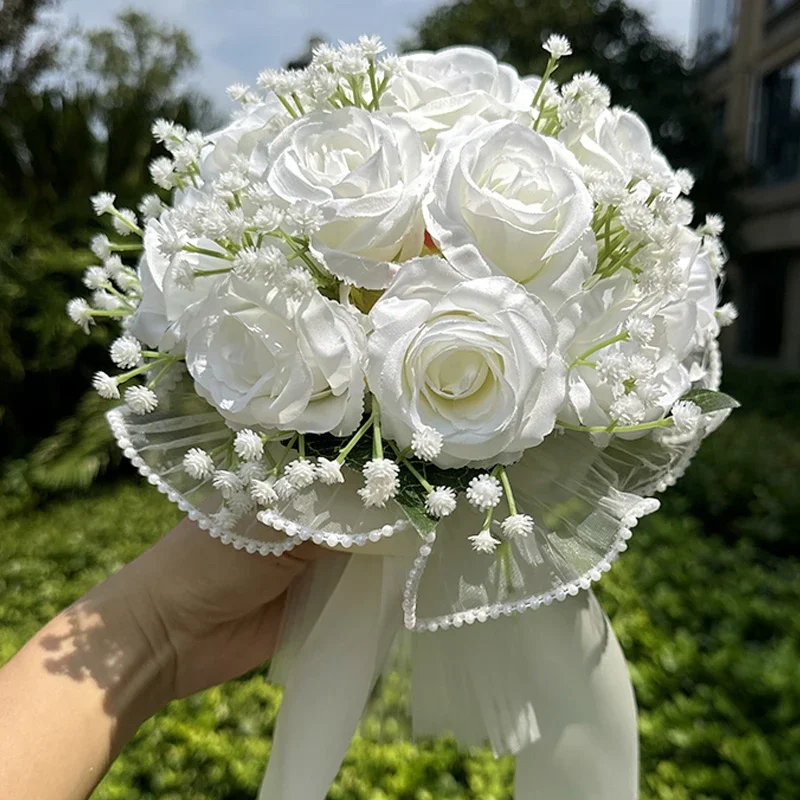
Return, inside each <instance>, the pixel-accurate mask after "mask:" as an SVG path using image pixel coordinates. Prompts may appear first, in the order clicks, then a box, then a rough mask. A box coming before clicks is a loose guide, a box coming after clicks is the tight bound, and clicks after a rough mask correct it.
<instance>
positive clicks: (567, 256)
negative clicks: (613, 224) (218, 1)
mask: <svg viewBox="0 0 800 800" xmlns="http://www.w3.org/2000/svg"><path fill="white" fill-rule="evenodd" d="M580 174H581V167H580V165H579V164H578V162H577V161H576V160H575V158H574V157H573V156H572V155H571V153H569V151H568V150H567V149H566V148H565V147H563V146H562V145H561V144H560V143H559V142H557V141H555V140H554V139H550V138H547V137H544V136H540V135H539V134H538V133H535V132H534V131H532V130H530V129H529V128H526V127H524V126H522V125H519V124H517V123H514V122H508V121H504V120H501V121H499V122H491V123H487V122H484V121H483V120H481V119H479V118H476V117H472V118H467V119H464V120H463V121H462V122H460V123H459V124H458V125H457V126H456V127H455V128H454V129H453V130H452V131H451V132H450V133H448V134H445V135H443V136H442V137H441V138H440V140H439V143H438V145H437V149H436V151H435V152H434V175H433V180H432V184H431V191H430V192H429V193H428V195H427V197H426V200H425V207H424V215H425V222H426V225H427V229H428V231H429V233H430V234H431V236H432V237H433V239H434V241H435V242H436V243H437V245H438V246H439V248H440V249H441V251H442V253H443V254H444V255H445V257H446V258H447V259H448V260H449V261H450V263H451V264H453V266H454V267H455V268H456V269H457V270H458V271H460V272H461V273H463V274H464V275H468V276H473V277H476V276H479V275H507V276H508V277H510V278H512V279H514V280H515V281H517V282H519V283H521V284H522V285H524V286H525V288H526V289H528V291H530V292H531V293H532V294H534V295H536V296H537V297H539V298H540V299H541V300H542V301H543V302H544V303H545V304H546V305H547V306H548V308H549V309H550V311H551V312H552V313H554V314H555V313H557V312H558V311H559V309H560V308H561V307H562V306H563V304H564V303H565V302H566V300H567V299H568V298H570V297H572V296H573V295H575V294H577V293H578V292H579V291H580V288H581V285H582V284H583V282H584V281H585V280H586V279H587V278H588V277H589V276H590V275H591V274H592V272H593V270H594V266H595V263H596V254H597V243H596V241H595V238H594V234H593V233H592V228H591V223H592V213H593V204H592V199H591V197H590V195H589V192H588V190H587V189H586V187H585V186H584V184H583V182H582V180H581V178H580Z"/></svg>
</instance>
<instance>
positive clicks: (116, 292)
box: [103, 282, 136, 312]
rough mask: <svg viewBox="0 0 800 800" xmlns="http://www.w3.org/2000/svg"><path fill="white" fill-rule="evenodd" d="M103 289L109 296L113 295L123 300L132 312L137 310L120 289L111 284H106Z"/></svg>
mask: <svg viewBox="0 0 800 800" xmlns="http://www.w3.org/2000/svg"><path fill="white" fill-rule="evenodd" d="M103 289H104V290H105V291H106V292H108V293H109V294H113V295H114V297H116V298H117V300H121V301H122V302H123V303H124V304H125V305H126V306H127V307H128V308H129V309H130V310H131V311H132V312H133V311H135V310H136V307H135V306H133V305H132V304H131V302H130V300H128V298H127V297H126V296H125V295H124V294H122V292H120V291H119V289H116V288H115V287H114V286H113V284H111V283H110V282H106V283H104V284H103Z"/></svg>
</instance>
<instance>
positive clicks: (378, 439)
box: [372, 397, 383, 458]
mask: <svg viewBox="0 0 800 800" xmlns="http://www.w3.org/2000/svg"><path fill="white" fill-rule="evenodd" d="M372 416H373V422H372V457H373V458H383V437H382V436H381V409H380V406H379V405H378V401H377V400H376V399H375V398H374V397H373V398H372Z"/></svg>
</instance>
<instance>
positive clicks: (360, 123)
mask: <svg viewBox="0 0 800 800" xmlns="http://www.w3.org/2000/svg"><path fill="white" fill-rule="evenodd" d="M267 160H268V162H269V164H270V166H269V168H268V170H267V175H266V179H267V181H268V183H269V185H270V187H271V188H272V190H273V191H274V192H275V194H276V195H277V197H278V198H280V199H281V200H283V201H284V202H285V203H287V204H294V203H297V202H299V201H304V202H308V203H312V204H314V205H316V206H317V207H318V208H319V209H320V210H321V211H322V213H323V216H324V220H325V221H324V224H323V225H322V227H321V229H320V230H319V231H318V232H317V233H316V234H315V235H314V236H313V237H312V239H311V252H312V254H313V255H314V256H315V257H316V258H317V259H318V260H319V261H320V262H321V263H322V264H323V265H324V266H325V267H326V268H327V269H328V270H329V271H330V272H331V273H333V274H334V275H335V276H336V277H338V278H341V279H342V280H344V281H346V282H347V283H351V284H355V285H356V286H360V287H363V288H366V289H383V288H385V287H386V286H387V285H388V283H389V281H390V280H391V278H392V276H393V275H394V273H395V272H396V270H397V266H398V263H399V262H403V261H405V260H407V259H409V258H412V257H414V256H418V255H419V254H420V252H421V250H422V240H423V233H424V230H423V223H422V215H421V210H420V203H421V199H422V194H423V192H424V190H425V187H426V181H427V172H426V165H427V156H426V155H425V153H424V151H423V146H422V142H421V141H420V139H419V136H418V135H417V134H416V133H415V132H414V131H413V130H412V129H411V128H410V127H409V125H408V124H407V123H405V122H403V120H400V119H396V118H393V117H389V116H387V115H385V114H381V113H369V112H367V111H364V110H363V109H358V108H343V109H340V110H338V111H317V112H313V113H311V114H307V115H306V116H304V117H302V118H301V119H299V120H297V122H295V123H293V124H292V125H290V126H289V127H288V128H286V130H284V131H283V132H282V133H281V134H280V135H279V136H278V137H277V138H276V139H275V141H274V142H273V143H272V144H271V145H270V146H269V151H268V159H267Z"/></svg>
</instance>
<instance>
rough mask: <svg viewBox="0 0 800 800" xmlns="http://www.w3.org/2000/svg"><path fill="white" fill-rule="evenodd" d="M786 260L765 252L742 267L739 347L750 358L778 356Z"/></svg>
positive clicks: (781, 336) (739, 300)
mask: <svg viewBox="0 0 800 800" xmlns="http://www.w3.org/2000/svg"><path fill="white" fill-rule="evenodd" d="M786 273H787V270H786V260H785V259H784V258H782V257H781V256H780V255H764V256H759V258H758V259H757V260H756V259H755V258H753V259H751V260H750V263H746V264H745V269H744V270H743V276H742V277H743V280H742V287H741V288H742V292H741V295H740V297H739V298H738V303H737V304H738V305H739V307H740V309H741V318H740V323H741V324H740V326H739V337H740V339H739V350H740V352H741V354H742V355H745V356H751V357H753V358H778V357H779V356H780V353H781V344H782V341H783V310H784V296H785V294H786Z"/></svg>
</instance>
